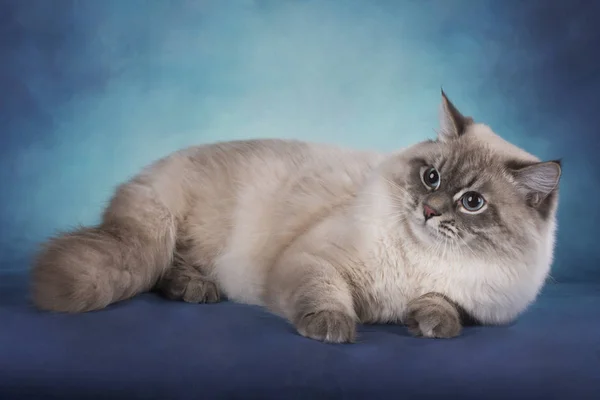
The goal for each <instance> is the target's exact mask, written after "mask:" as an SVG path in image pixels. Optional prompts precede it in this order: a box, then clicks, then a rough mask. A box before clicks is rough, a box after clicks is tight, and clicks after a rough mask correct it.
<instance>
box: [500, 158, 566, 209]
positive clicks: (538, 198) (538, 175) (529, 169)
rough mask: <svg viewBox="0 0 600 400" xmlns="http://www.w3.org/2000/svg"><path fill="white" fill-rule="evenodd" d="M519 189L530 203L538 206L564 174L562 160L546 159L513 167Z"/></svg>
mask: <svg viewBox="0 0 600 400" xmlns="http://www.w3.org/2000/svg"><path fill="white" fill-rule="evenodd" d="M511 172H512V175H513V177H514V179H515V182H516V184H517V189H518V190H519V191H520V192H521V193H523V194H524V195H525V197H526V199H527V201H528V203H529V204H530V205H532V206H533V207H537V206H538V205H540V204H541V203H542V202H543V201H544V200H545V199H546V198H547V197H548V196H549V195H550V194H551V193H552V192H554V190H556V188H558V183H559V181H560V176H561V174H562V167H561V163H560V161H558V160H557V161H546V162H538V163H535V164H531V165H528V166H525V167H521V168H518V169H511Z"/></svg>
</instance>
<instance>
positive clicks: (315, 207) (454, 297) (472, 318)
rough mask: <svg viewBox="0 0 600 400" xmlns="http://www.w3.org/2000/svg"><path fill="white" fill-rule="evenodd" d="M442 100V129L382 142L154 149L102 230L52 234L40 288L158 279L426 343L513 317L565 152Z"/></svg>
mask: <svg viewBox="0 0 600 400" xmlns="http://www.w3.org/2000/svg"><path fill="white" fill-rule="evenodd" d="M441 98H442V103H441V127H440V130H439V133H438V134H437V137H436V138H435V139H432V140H426V141H423V142H420V143H417V144H415V145H412V146H410V147H408V148H406V149H402V150H399V151H394V152H390V153H389V154H384V153H379V152H370V151H358V150H351V149H346V148H339V147H335V146H333V145H327V144H317V143H307V142H301V141H296V140H278V139H255V140H240V141H232V142H221V143H213V144H208V145H202V146H197V147H190V148H186V149H183V150H180V151H177V152H175V153H173V154H171V155H169V156H167V157H165V158H163V159H160V160H158V161H156V162H155V163H153V164H151V165H149V166H147V167H146V168H145V169H143V170H142V171H141V172H140V173H139V174H138V175H137V176H135V177H134V178H132V179H131V180H130V181H128V182H126V183H123V184H121V185H120V186H119V187H118V188H117V190H116V192H115V194H114V196H113V197H112V199H111V201H110V204H109V205H108V207H107V208H106V209H105V210H104V213H103V215H102V220H101V223H100V224H99V225H97V226H93V227H82V228H79V229H77V230H74V231H71V232H66V233H62V234H60V235H57V236H55V237H53V238H50V239H49V240H48V241H47V242H46V243H45V244H44V246H43V247H42V249H41V250H40V251H39V253H38V257H37V258H36V260H35V262H34V264H33V267H32V273H31V283H32V285H31V293H32V300H33V302H34V304H35V305H36V306H37V307H39V308H40V309H42V310H49V311H56V312H72V313H74V312H87V311H92V310H99V309H102V308H104V307H106V306H108V305H110V304H111V303H115V302H118V301H122V300H125V299H129V298H131V297H133V296H135V295H136V294H139V293H142V292H148V291H152V290H157V291H159V292H161V293H162V294H163V295H164V296H166V297H168V298H170V299H176V300H182V301H186V302H190V303H213V302H217V301H219V300H220V299H221V298H223V297H226V298H227V299H229V300H231V301H235V302H240V303H246V304H254V305H259V306H263V307H265V308H266V309H268V310H270V311H271V312H273V313H275V314H277V315H280V316H282V317H283V318H285V319H287V320H288V321H289V322H290V323H292V324H293V325H294V326H295V328H296V330H297V332H298V333H299V334H301V335H303V336H305V337H308V338H312V339H316V340H320V341H324V342H329V343H346V342H355V341H356V335H357V334H356V326H357V324H358V323H365V324H368V323H398V324H405V325H406V326H407V327H408V329H409V330H410V332H412V334H414V335H415V336H420V337H430V338H451V337H455V336H457V335H460V333H461V331H462V328H463V326H464V325H465V324H468V323H477V324H489V325H496V324H506V323H510V322H512V321H513V320H514V319H515V318H517V317H518V316H519V315H520V314H521V313H522V312H523V311H524V310H525V309H526V308H527V307H528V306H529V305H530V304H531V303H532V302H533V301H535V299H536V297H537V296H538V293H539V291H540V289H541V288H542V286H543V284H544V281H545V279H546V278H547V276H548V274H549V270H550V266H551V264H552V259H553V251H554V241H555V231H556V211H557V207H558V186H559V180H560V177H561V171H562V167H561V163H560V161H540V160H539V159H538V158H536V157H535V156H533V155H531V154H529V153H527V152H526V151H525V150H523V149H521V148H519V147H517V146H515V145H513V144H511V143H509V142H507V141H506V140H504V139H502V138H501V137H500V136H498V135H497V134H495V133H494V132H493V131H492V129H491V128H490V127H488V126H487V125H485V124H482V123H478V122H475V121H474V119H473V118H472V117H466V116H464V115H463V114H462V113H461V112H460V111H459V110H458V109H457V108H456V106H454V104H453V103H452V102H451V101H450V99H449V98H448V97H447V96H446V94H445V93H444V91H443V90H442V93H441Z"/></svg>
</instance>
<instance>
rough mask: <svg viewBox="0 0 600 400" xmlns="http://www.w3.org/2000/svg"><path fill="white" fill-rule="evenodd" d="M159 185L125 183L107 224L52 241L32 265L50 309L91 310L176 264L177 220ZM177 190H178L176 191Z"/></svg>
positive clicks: (38, 293) (143, 287) (37, 297)
mask: <svg viewBox="0 0 600 400" xmlns="http://www.w3.org/2000/svg"><path fill="white" fill-rule="evenodd" d="M159 194H160V193H159V191H157V190H156V189H155V186H154V185H152V184H149V183H148V182H143V181H139V180H138V181H135V180H134V181H132V182H130V183H127V184H125V185H123V186H121V187H120V188H119V189H118V190H117V193H116V195H115V196H114V198H113V199H112V201H111V204H110V205H109V207H108V208H107V210H106V211H105V213H104V215H103V218H102V223H101V224H100V225H98V226H96V227H90V228H81V229H79V230H76V231H73V232H69V233H66V234H63V235H60V236H57V237H54V238H52V239H50V240H49V241H48V242H47V243H46V244H45V245H44V246H43V249H42V251H41V252H40V254H39V255H38V257H37V260H36V261H35V263H34V265H33V269H32V282H31V283H32V285H31V292H32V293H31V294H32V300H33V302H34V304H35V305H36V306H37V307H38V308H40V309H44V310H50V311H60V312H73V313H74V312H85V311H92V310H98V309H101V308H104V307H106V306H108V305H109V304H111V303H114V302H117V301H121V300H124V299H128V298H130V297H133V296H134V295H136V294H138V293H141V292H145V291H148V290H150V289H151V288H152V287H153V286H154V285H155V283H156V282H157V280H158V279H159V278H160V277H161V276H162V274H163V273H164V271H165V270H166V269H167V268H168V267H169V266H170V265H171V262H172V257H173V253H174V248H175V241H176V237H175V236H176V218H175V215H174V214H173V212H172V210H170V209H169V207H168V204H167V203H168V202H165V201H164V199H161V197H160V196H159ZM171 194H173V193H171Z"/></svg>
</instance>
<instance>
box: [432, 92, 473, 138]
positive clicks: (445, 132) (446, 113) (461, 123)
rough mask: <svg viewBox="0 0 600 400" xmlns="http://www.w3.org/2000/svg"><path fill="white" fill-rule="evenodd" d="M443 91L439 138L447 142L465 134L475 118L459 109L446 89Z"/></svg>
mask: <svg viewBox="0 0 600 400" xmlns="http://www.w3.org/2000/svg"><path fill="white" fill-rule="evenodd" d="M441 91H442V106H441V112H440V114H441V115H440V125H441V126H440V131H439V133H438V140H439V141H441V142H447V141H450V140H453V139H456V138H458V137H460V136H461V135H463V134H464V133H465V131H466V130H467V128H468V127H469V125H471V124H472V123H473V118H471V117H465V116H464V115H462V114H461V113H460V111H458V109H457V108H456V107H455V106H454V104H452V102H451V101H450V99H448V96H446V93H444V89H442V90H441Z"/></svg>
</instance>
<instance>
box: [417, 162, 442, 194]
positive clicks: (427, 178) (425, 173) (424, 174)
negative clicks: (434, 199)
mask: <svg viewBox="0 0 600 400" xmlns="http://www.w3.org/2000/svg"><path fill="white" fill-rule="evenodd" d="M421 180H422V181H423V184H424V185H425V186H427V187H428V188H431V189H433V190H435V189H437V188H438V187H440V174H439V172H438V171H437V170H436V169H435V168H434V167H425V168H423V169H421Z"/></svg>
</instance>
